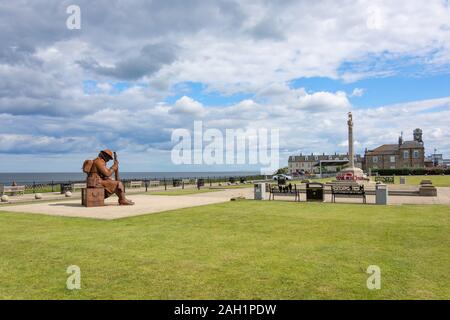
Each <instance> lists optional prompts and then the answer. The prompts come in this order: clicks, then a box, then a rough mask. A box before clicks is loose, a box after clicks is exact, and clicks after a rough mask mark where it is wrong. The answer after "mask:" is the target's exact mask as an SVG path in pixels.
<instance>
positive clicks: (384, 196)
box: [375, 184, 388, 206]
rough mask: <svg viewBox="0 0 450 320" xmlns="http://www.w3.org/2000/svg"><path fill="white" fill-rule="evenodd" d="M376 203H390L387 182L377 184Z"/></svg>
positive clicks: (381, 204)
mask: <svg viewBox="0 0 450 320" xmlns="http://www.w3.org/2000/svg"><path fill="white" fill-rule="evenodd" d="M375 203H376V204H377V205H380V206H385V205H387V204H388V186H387V185H386V184H377V187H376V190H375Z"/></svg>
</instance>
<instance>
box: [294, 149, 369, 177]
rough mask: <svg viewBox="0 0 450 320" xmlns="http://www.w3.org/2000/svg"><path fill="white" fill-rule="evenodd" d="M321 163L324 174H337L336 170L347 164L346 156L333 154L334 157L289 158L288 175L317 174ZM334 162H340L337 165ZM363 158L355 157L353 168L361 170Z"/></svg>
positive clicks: (323, 155)
mask: <svg viewBox="0 0 450 320" xmlns="http://www.w3.org/2000/svg"><path fill="white" fill-rule="evenodd" d="M321 161H322V170H323V171H324V172H332V173H334V172H338V169H339V168H340V167H342V166H344V165H346V164H348V161H349V157H348V154H334V155H326V154H322V155H316V154H313V153H312V154H311V155H303V154H300V155H299V156H291V157H289V174H296V173H299V174H300V173H319V172H320V168H319V164H320V162H321ZM334 162H342V163H339V165H336V164H333V163H334ZM362 165H363V158H362V157H361V155H356V156H355V166H356V167H358V168H362Z"/></svg>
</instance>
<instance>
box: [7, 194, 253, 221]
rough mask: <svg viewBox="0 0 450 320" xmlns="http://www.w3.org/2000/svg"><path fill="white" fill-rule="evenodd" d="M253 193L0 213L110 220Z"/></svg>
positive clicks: (64, 204)
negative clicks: (123, 204)
mask: <svg viewBox="0 0 450 320" xmlns="http://www.w3.org/2000/svg"><path fill="white" fill-rule="evenodd" d="M252 191H253V189H242V190H237V189H236V190H224V191H217V192H209V193H199V194H193V195H183V196H156V195H147V194H139V195H132V196H130V198H131V199H132V200H133V201H134V202H135V205H134V206H119V205H118V204H117V198H116V197H112V198H110V199H107V200H106V201H105V206H104V207H96V208H85V207H83V206H82V205H81V201H80V199H72V200H68V201H54V202H40V203H31V204H19V205H12V206H2V207H1V208H0V210H3V211H8V212H22V213H34V214H45V215H52V216H65V217H80V218H95V219H105V220H113V219H119V218H125V217H133V216H139V215H144V214H151V213H157V212H162V211H167V210H174V209H182V208H189V207H196V206H202V205H207V204H214V203H222V202H227V201H230V199H231V198H233V197H238V196H244V197H247V199H251V198H252Z"/></svg>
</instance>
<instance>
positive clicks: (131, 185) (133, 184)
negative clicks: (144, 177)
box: [128, 181, 142, 188]
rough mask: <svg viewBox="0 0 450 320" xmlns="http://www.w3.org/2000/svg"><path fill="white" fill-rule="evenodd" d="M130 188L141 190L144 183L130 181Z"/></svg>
mask: <svg viewBox="0 0 450 320" xmlns="http://www.w3.org/2000/svg"><path fill="white" fill-rule="evenodd" d="M128 187H129V188H141V187H142V181H130V182H129V184H128Z"/></svg>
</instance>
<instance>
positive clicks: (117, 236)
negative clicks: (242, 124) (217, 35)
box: [0, 201, 450, 299]
mask: <svg viewBox="0 0 450 320" xmlns="http://www.w3.org/2000/svg"><path fill="white" fill-rule="evenodd" d="M449 216H450V206H389V207H377V206H370V205H366V206H363V205H349V204H298V203H290V202H256V201H240V202H228V203H223V204H217V205H209V206H203V207H196V208H190V209H182V210H175V211H170V212H165V213H160V214H152V215H147V216H140V217H134V218H128V219H121V220H113V221H103V220H93V219H78V218H62V217H51V216H43V215H31V214H17V213H7V212H1V213H0V243H1V246H0V256H1V259H0V298H2V299H23V298H25V299H110V298H111V299H136V298H143V299H450V286H449V283H450V279H449V265H450V253H449V247H450V236H449V230H450V225H449ZM69 265H78V266H79V267H80V268H81V285H82V289H81V290H78V291H69V290H67V289H66V287H65V284H66V279H67V276H68V275H67V274H66V269H67V267H68V266H69ZM369 265H378V266H379V267H380V268H381V276H382V278H381V279H382V280H381V285H382V288H381V290H375V291H370V290H368V289H367V287H366V280H367V278H368V276H369V275H368V274H366V270H367V267H368V266H369Z"/></svg>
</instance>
